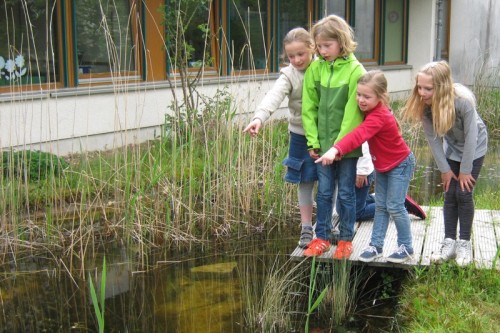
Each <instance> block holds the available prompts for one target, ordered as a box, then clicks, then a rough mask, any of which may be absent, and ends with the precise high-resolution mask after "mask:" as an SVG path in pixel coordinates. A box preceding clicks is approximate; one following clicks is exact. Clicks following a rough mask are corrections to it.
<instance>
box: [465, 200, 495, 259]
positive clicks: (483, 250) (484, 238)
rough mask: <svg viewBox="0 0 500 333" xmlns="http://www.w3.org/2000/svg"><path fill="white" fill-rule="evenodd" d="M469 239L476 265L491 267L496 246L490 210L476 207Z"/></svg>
mask: <svg viewBox="0 0 500 333" xmlns="http://www.w3.org/2000/svg"><path fill="white" fill-rule="evenodd" d="M471 241H472V249H473V250H472V251H473V258H474V263H475V265H476V267H477V268H491V267H492V262H493V258H494V257H495V254H496V252H497V248H498V244H497V241H496V237H495V229H494V225H493V219H492V214H491V211H488V210H478V209H476V211H475V212H474V222H473V223H472V237H471Z"/></svg>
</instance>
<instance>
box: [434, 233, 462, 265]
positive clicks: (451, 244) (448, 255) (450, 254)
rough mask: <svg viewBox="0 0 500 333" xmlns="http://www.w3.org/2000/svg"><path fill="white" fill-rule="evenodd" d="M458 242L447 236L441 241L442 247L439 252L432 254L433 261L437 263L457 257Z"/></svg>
mask: <svg viewBox="0 0 500 333" xmlns="http://www.w3.org/2000/svg"><path fill="white" fill-rule="evenodd" d="M456 243H457V242H456V241H455V240H454V239H451V238H445V239H444V240H443V241H442V242H441V249H440V250H439V252H438V253H433V254H432V255H431V261H432V262H435V263H442V262H444V261H448V260H450V259H453V258H455V256H456V252H455V251H456V247H457V244H456Z"/></svg>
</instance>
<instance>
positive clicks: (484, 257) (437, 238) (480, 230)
mask: <svg viewBox="0 0 500 333" xmlns="http://www.w3.org/2000/svg"><path fill="white" fill-rule="evenodd" d="M422 209H424V211H425V212H426V213H427V219H426V220H421V219H419V218H417V217H415V216H413V215H410V218H411V230H412V234H413V248H414V251H415V253H414V255H413V258H412V259H411V260H408V261H406V262H404V263H401V264H394V263H390V262H387V261H386V260H385V257H386V256H388V255H390V254H391V253H392V252H394V250H396V249H397V238H396V237H397V233H396V227H395V225H394V223H393V222H391V223H390V224H389V228H388V230H387V235H386V238H385V244H384V249H383V256H382V257H381V258H377V259H375V260H374V261H373V262H370V263H364V262H361V261H358V260H357V258H358V257H359V255H360V254H361V252H362V251H363V249H364V248H365V247H366V246H368V244H369V242H370V237H371V232H372V226H373V221H364V222H357V223H356V226H355V235H354V239H353V253H352V255H351V257H350V260H351V261H353V262H356V263H360V264H365V265H370V266H383V267H403V268H408V267H410V266H428V265H430V264H431V262H430V257H431V255H432V254H433V253H435V252H437V251H438V250H439V248H440V242H441V241H442V240H443V238H444V224H443V208H442V207H422ZM471 241H472V252H473V260H474V264H475V267H476V268H480V269H489V268H492V265H493V261H494V260H495V256H496V254H497V251H498V248H499V246H500V211H491V210H480V209H477V210H476V211H475V217H474V223H473V225H472V238H471ZM335 248H336V246H332V247H331V248H330V250H329V251H328V252H327V253H324V254H323V255H321V256H320V257H318V258H317V260H318V261H331V260H333V259H332V257H333V253H334V252H335ZM303 252H304V250H303V249H301V248H299V247H297V248H296V249H295V250H294V251H293V252H292V254H291V256H292V258H294V259H297V260H302V259H304V256H303ZM496 269H497V270H500V259H498V260H497V261H496Z"/></svg>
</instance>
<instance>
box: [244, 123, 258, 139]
mask: <svg viewBox="0 0 500 333" xmlns="http://www.w3.org/2000/svg"><path fill="white" fill-rule="evenodd" d="M261 127H262V121H261V120H260V119H254V120H252V121H251V122H250V124H248V126H247V127H245V129H244V130H243V132H248V134H250V136H251V137H252V138H255V137H256V136H257V134H259V129H260V128H261Z"/></svg>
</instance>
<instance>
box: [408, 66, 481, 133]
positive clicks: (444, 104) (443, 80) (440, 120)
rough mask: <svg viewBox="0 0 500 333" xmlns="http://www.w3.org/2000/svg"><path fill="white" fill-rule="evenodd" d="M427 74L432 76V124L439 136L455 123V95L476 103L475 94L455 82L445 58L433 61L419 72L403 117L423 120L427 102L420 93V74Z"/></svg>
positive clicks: (411, 119) (473, 103) (416, 120)
mask: <svg viewBox="0 0 500 333" xmlns="http://www.w3.org/2000/svg"><path fill="white" fill-rule="evenodd" d="M420 74H426V75H429V76H431V77H432V87H433V90H434V92H433V94H432V102H431V103H432V104H431V108H432V126H433V128H434V132H435V133H436V135H438V136H444V135H445V134H446V133H447V132H448V131H449V130H450V128H451V127H452V126H453V124H454V123H455V116H456V115H455V96H459V97H462V98H465V99H467V100H469V101H470V102H471V103H472V105H474V107H475V105H476V101H475V98H474V94H473V93H472V92H471V91H470V90H469V89H467V88H466V87H464V86H463V85H461V84H454V83H453V79H452V77H451V70H450V66H449V65H448V63H447V62H446V61H444V60H442V61H437V62H431V63H428V64H426V65H425V66H423V67H422V68H421V69H420V70H419V71H418V73H417V76H416V84H415V87H413V90H412V93H411V95H410V97H409V98H408V100H407V101H406V104H405V106H404V109H403V118H404V119H405V120H410V121H411V122H414V123H415V122H419V121H421V120H422V117H423V115H424V110H425V107H426V105H425V103H424V102H423V101H422V98H421V97H420V95H419V94H418V86H417V83H418V76H419V75H420Z"/></svg>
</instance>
